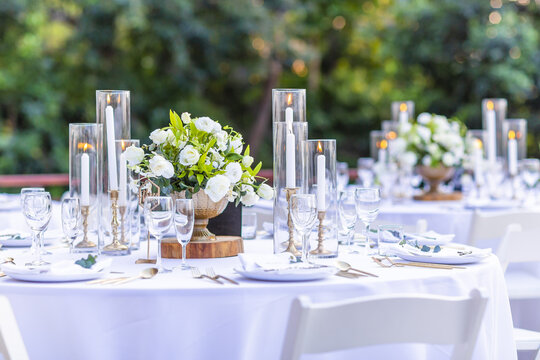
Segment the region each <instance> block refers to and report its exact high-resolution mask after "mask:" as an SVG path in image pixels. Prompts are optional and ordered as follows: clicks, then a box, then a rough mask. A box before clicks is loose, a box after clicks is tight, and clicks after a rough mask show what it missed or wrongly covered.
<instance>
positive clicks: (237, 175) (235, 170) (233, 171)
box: [225, 162, 242, 184]
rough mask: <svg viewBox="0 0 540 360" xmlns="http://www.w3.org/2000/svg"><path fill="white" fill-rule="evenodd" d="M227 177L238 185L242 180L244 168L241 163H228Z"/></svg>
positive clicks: (226, 167)
mask: <svg viewBox="0 0 540 360" xmlns="http://www.w3.org/2000/svg"><path fill="white" fill-rule="evenodd" d="M225 176H226V177H228V178H229V180H231V183H233V184H235V183H237V182H238V181H240V179H241V178H242V167H241V166H240V164H239V163H235V162H232V163H228V164H227V166H225Z"/></svg>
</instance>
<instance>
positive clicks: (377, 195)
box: [355, 188, 381, 255]
mask: <svg viewBox="0 0 540 360" xmlns="http://www.w3.org/2000/svg"><path fill="white" fill-rule="evenodd" d="M355 197H356V213H357V215H358V218H359V219H360V220H362V222H363V223H364V226H365V236H366V255H374V252H373V251H372V250H371V242H370V239H369V226H370V225H371V223H372V222H373V221H375V219H376V218H377V215H378V214H379V205H380V203H381V192H380V190H379V189H377V188H358V189H356V192H355Z"/></svg>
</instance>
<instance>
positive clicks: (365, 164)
mask: <svg viewBox="0 0 540 360" xmlns="http://www.w3.org/2000/svg"><path fill="white" fill-rule="evenodd" d="M374 164H375V161H374V160H373V159H372V158H369V157H368V158H358V160H357V161H356V171H357V173H358V180H359V183H360V185H361V186H363V187H369V186H371V185H373V179H374V177H375V176H374V174H373V165H374Z"/></svg>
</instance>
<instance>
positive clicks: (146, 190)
mask: <svg viewBox="0 0 540 360" xmlns="http://www.w3.org/2000/svg"><path fill="white" fill-rule="evenodd" d="M146 182H148V183H149V184H150V187H147V186H143V182H141V184H140V186H139V196H138V197H139V205H141V206H144V199H146V197H147V196H159V195H160V193H161V190H160V188H159V186H157V185H156V184H155V183H154V182H152V180H150V179H145V181H144V184H145V185H146ZM154 188H156V189H157V191H156V192H155V193H154V192H152V190H153V189H154ZM143 214H144V212H143ZM145 222H146V221H145ZM146 226H147V227H148V224H146ZM156 262H157V260H156V259H150V232H149V231H148V233H147V237H146V259H137V260H136V261H135V264H155V263H156Z"/></svg>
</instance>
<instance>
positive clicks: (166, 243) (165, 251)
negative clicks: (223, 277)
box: [161, 236, 244, 259]
mask: <svg viewBox="0 0 540 360" xmlns="http://www.w3.org/2000/svg"><path fill="white" fill-rule="evenodd" d="M241 252H244V243H243V242H242V238H241V237H240V236H216V240H214V241H194V242H190V243H189V244H188V245H187V247H186V258H188V259H209V258H222V257H229V256H236V255H238V253H241ZM161 256H162V257H164V258H167V259H181V258H182V246H181V245H180V244H179V243H178V241H177V240H176V238H167V239H163V241H162V242H161Z"/></svg>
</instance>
